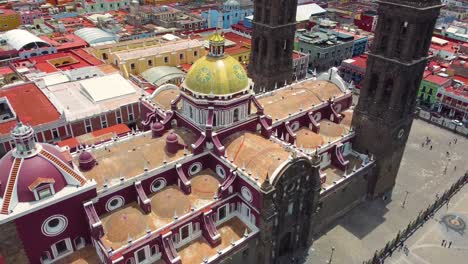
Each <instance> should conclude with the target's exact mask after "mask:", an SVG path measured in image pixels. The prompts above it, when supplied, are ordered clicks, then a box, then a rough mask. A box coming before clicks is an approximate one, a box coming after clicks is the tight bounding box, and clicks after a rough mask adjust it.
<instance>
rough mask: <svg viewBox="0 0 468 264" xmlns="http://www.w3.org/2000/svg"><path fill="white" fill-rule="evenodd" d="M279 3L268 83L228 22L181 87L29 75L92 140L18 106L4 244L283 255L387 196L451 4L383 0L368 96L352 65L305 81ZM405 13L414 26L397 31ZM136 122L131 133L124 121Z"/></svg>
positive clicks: (52, 256) (8, 251)
mask: <svg viewBox="0 0 468 264" xmlns="http://www.w3.org/2000/svg"><path fill="white" fill-rule="evenodd" d="M293 2H294V4H295V3H296V2H297V1H293ZM279 3H280V2H279V1H260V0H258V1H255V6H254V7H255V12H256V14H257V15H256V16H255V20H254V22H253V23H254V31H253V41H252V46H253V49H254V50H253V52H252V57H251V58H252V59H251V61H252V62H255V63H258V64H260V65H263V66H272V67H274V68H271V69H270V68H269V69H266V70H262V69H261V68H260V67H257V68H253V69H252V68H249V70H252V71H253V73H254V74H253V75H254V76H255V77H256V78H257V79H258V80H259V83H258V84H257V83H254V82H253V81H252V80H251V79H249V78H248V76H247V73H246V71H245V69H244V67H243V65H242V64H241V63H240V62H239V61H238V59H236V58H233V57H231V56H229V55H227V54H225V48H226V47H225V39H224V37H223V36H221V35H220V34H218V33H215V34H213V35H212V36H211V37H210V38H209V40H208V41H209V47H208V50H209V51H208V54H207V55H206V56H201V58H199V59H198V60H197V61H195V62H194V63H193V65H192V66H191V67H190V70H189V71H188V73H187V75H186V78H185V79H184V81H183V83H182V84H181V85H180V86H177V85H174V84H165V85H161V86H159V87H157V88H156V89H155V90H154V91H153V92H152V93H151V94H149V93H146V92H145V91H143V90H142V89H140V88H138V87H136V86H135V85H134V84H133V83H132V82H130V81H128V80H126V79H124V78H123V77H122V76H121V75H120V74H118V73H112V74H104V73H99V72H98V71H97V69H98V66H92V67H91V68H80V69H70V70H68V71H73V74H71V73H70V72H68V73H67V72H62V71H59V72H55V73H53V75H50V74H47V76H43V77H42V80H38V81H37V82H36V83H37V86H38V87H37V86H35V85H34V84H33V86H31V87H28V88H27V89H26V90H25V94H27V93H30V94H31V91H30V89H32V88H34V87H36V88H37V89H36V90H37V91H38V92H39V93H38V94H35V95H34V96H32V97H31V98H34V100H33V101H32V103H31V104H27V105H26V107H27V108H29V110H28V111H34V112H35V113H34V115H35V116H34V117H36V115H44V114H43V112H44V111H49V110H50V109H44V110H42V109H40V111H39V109H38V108H39V106H40V102H37V100H40V99H39V98H43V99H44V102H45V103H50V102H52V103H53V105H54V106H55V107H54V108H55V110H54V111H50V114H54V116H53V117H55V118H60V119H64V120H68V122H70V121H71V120H72V121H71V124H67V125H66V126H65V129H70V130H69V131H72V132H73V133H72V135H70V136H71V137H72V138H75V137H76V135H77V134H82V135H83V134H88V136H89V137H90V138H91V139H92V140H91V143H90V144H88V142H90V141H86V140H85V141H78V143H80V142H82V145H79V146H76V144H75V145H72V146H73V148H72V147H70V145H64V147H57V146H53V145H50V144H47V143H38V142H40V141H41V140H40V139H39V138H37V139H35V135H37V132H36V131H35V124H30V125H28V121H29V120H33V119H34V118H32V117H31V118H32V119H31V118H29V119H28V118H26V120H23V119H22V118H25V117H27V116H28V115H27V114H24V115H23V114H17V113H16V114H14V113H12V112H11V111H9V110H7V111H4V114H5V115H6V116H5V118H7V120H8V126H6V128H9V129H10V130H9V133H10V134H9V135H8V137H9V138H10V139H11V140H10V142H11V145H12V146H14V147H13V148H12V149H11V150H10V151H8V152H7V153H6V154H5V156H4V157H3V158H2V159H0V197H1V198H0V233H1V234H2V239H4V240H5V241H8V242H9V243H0V257H1V258H2V259H4V261H5V262H7V263H51V262H52V263H74V262H81V261H83V259H84V258H86V259H88V260H90V261H92V263H98V262H103V263H115V264H133V263H145V262H150V263H153V262H156V263H158V262H159V263H161V262H164V263H172V264H187V263H189V264H192V263H195V264H198V263H204V264H206V263H213V264H214V263H229V262H233V263H245V264H254V263H255V264H279V263H282V262H283V261H282V260H285V259H287V260H286V261H290V256H291V255H290V253H291V252H293V251H294V250H297V249H301V248H306V247H309V246H311V245H312V243H313V241H314V240H315V239H316V238H317V237H318V236H320V235H321V234H323V233H324V232H325V231H326V230H328V227H329V225H331V224H332V223H335V222H336V219H338V218H339V217H341V216H342V215H343V214H345V213H347V212H348V211H349V210H351V209H352V208H354V207H356V206H357V205H359V204H360V203H361V202H362V201H364V200H365V199H372V198H375V197H379V196H383V198H384V199H385V198H387V197H388V196H389V195H390V191H391V189H392V188H393V186H394V185H395V177H396V175H397V171H398V169H399V165H400V162H401V158H402V155H403V151H404V149H405V145H406V141H407V138H408V134H409V130H410V127H411V124H412V121H413V116H414V110H415V103H416V98H417V90H418V86H419V83H420V82H421V79H422V76H423V73H424V71H425V68H426V65H427V58H428V57H427V54H428V50H429V46H430V44H431V37H432V31H433V28H434V25H435V23H436V20H437V17H438V14H439V10H440V8H441V7H442V5H441V4H440V2H439V1H438V0H428V1H424V2H414V1H412V0H398V1H392V2H379V9H378V13H379V14H380V16H381V18H380V19H379V21H378V23H377V26H376V40H375V42H374V45H373V46H372V51H371V52H370V53H369V55H368V67H367V68H366V71H367V73H366V78H365V80H364V83H363V85H362V90H361V96H360V98H359V102H358V105H357V106H356V108H355V109H354V110H353V109H351V106H352V101H353V98H352V92H351V91H350V90H349V87H348V85H347V84H346V82H345V81H344V80H343V79H342V78H341V77H340V76H339V74H338V70H337V69H336V68H331V69H329V70H327V71H325V72H324V73H322V74H318V76H314V77H313V78H310V79H307V80H302V81H297V82H296V81H293V80H292V73H291V72H292V67H291V63H292V60H291V58H292V54H293V51H292V46H293V41H294V31H295V24H294V17H295V10H296V9H295V7H294V5H287V8H286V9H285V8H282V7H281V6H280V5H279ZM268 10H269V11H271V13H269V12H268ZM258 14H261V15H258ZM278 22H280V23H278ZM393 25H399V26H400V27H401V28H400V29H399V30H388V29H389V28H390V27H392V26H393ZM259 30H260V31H259ZM414 32H420V33H421V32H422V33H423V34H413V33H414ZM390 39H392V40H394V41H391V42H390V41H389V40H390ZM172 43H177V42H172ZM148 50H149V49H148ZM176 54H177V53H176ZM200 55H201V54H200ZM139 56H140V57H143V56H144V54H142V52H140V53H139ZM179 59H181V58H180V57H179ZM258 59H262V60H267V62H264V61H261V62H257V60H258ZM143 63H147V61H146V59H144V60H143ZM250 65H254V64H253V63H251V64H250ZM283 65H285V66H283ZM273 70H275V71H276V74H277V75H280V77H276V76H273V75H272V72H273ZM90 73H96V74H97V76H89V74H90ZM251 74H252V73H251ZM86 75H87V76H86ZM64 76H65V77H68V78H72V79H68V80H65V79H64ZM52 81H55V83H50V82H52ZM279 81H285V82H286V83H285V84H284V86H283V85H281V86H283V87H279V86H278V85H277V84H278V82H279ZM288 81H289V83H288ZM265 84H271V85H272V87H271V86H268V87H267V86H265ZM8 89H11V87H9V88H8ZM8 89H0V92H4V91H6V90H8ZM273 90H274V91H273ZM41 94H42V95H43V96H42V97H41V96H40V95H41ZM25 96H28V95H25ZM0 98H2V97H1V96H0ZM7 98H8V100H10V98H12V99H11V101H13V100H15V98H16V100H17V98H19V97H16V96H10V97H8V96H7ZM21 99H22V98H21ZM49 99H50V101H49ZM44 102H41V103H44ZM5 104H6V105H5V106H4V107H3V108H2V109H11V108H7V106H9V103H5ZM456 104H457V105H459V103H458V101H457V102H456ZM22 105H23V107H25V105H24V104H22ZM59 113H62V114H59ZM113 114H115V115H113ZM15 115H16V116H15ZM112 115H113V116H112ZM41 118H42V117H41ZM119 118H120V119H119ZM125 118H127V120H124V119H125ZM119 120H120V122H119ZM74 121H75V123H73V122H74ZM114 121H115V123H111V122H114ZM125 121H127V122H129V124H128V127H132V129H131V130H130V131H129V130H128V129H127V128H128V127H127V128H126V127H125V126H119V128H117V127H116V126H115V125H116V124H117V123H126V122H125ZM62 122H63V120H62ZM2 124H3V123H0V128H1V125H2ZM36 127H37V125H36ZM40 128H41V127H40ZM102 129H106V130H102ZM96 130H99V132H98V131H96ZM78 131H79V132H78ZM91 132H96V134H93V133H91ZM125 132H126V133H125ZM75 133H76V134H75ZM106 133H107V135H106V136H104V138H105V139H104V140H99V139H98V138H99V137H100V136H103V135H104V134H106ZM10 243H12V244H14V245H16V246H15V247H11V246H10V245H11V244H10ZM332 252H333V250H332Z"/></svg>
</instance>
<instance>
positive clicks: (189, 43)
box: [114, 39, 203, 61]
mask: <svg viewBox="0 0 468 264" xmlns="http://www.w3.org/2000/svg"><path fill="white" fill-rule="evenodd" d="M200 47H203V43H202V42H200V41H199V40H196V39H189V40H186V39H182V40H178V41H170V42H165V43H161V44H158V45H155V46H146V47H141V48H136V49H133V50H124V51H117V52H115V53H114V54H115V55H116V56H117V57H118V58H119V59H121V60H125V61H127V60H132V59H139V58H141V57H146V56H148V55H158V54H164V53H170V52H176V51H180V50H186V49H191V48H200Z"/></svg>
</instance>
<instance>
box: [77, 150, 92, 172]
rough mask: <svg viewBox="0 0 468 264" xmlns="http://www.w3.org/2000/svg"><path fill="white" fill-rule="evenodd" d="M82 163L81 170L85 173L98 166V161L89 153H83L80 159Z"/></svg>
mask: <svg viewBox="0 0 468 264" xmlns="http://www.w3.org/2000/svg"><path fill="white" fill-rule="evenodd" d="M78 159H79V162H80V169H81V170H83V171H88V170H90V169H92V168H93V167H94V165H96V160H95V159H94V157H93V155H91V153H89V152H87V151H83V152H82V153H81V154H80V156H79V157H78Z"/></svg>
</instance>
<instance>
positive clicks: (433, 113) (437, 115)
mask: <svg viewBox="0 0 468 264" xmlns="http://www.w3.org/2000/svg"><path fill="white" fill-rule="evenodd" d="M431 115H432V116H433V117H437V118H441V117H442V116H441V115H440V114H439V113H437V112H431Z"/></svg>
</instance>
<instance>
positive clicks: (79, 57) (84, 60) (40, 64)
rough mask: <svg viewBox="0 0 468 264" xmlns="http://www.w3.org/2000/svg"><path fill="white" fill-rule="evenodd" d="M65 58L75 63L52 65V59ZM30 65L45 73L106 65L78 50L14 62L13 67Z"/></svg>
mask: <svg viewBox="0 0 468 264" xmlns="http://www.w3.org/2000/svg"><path fill="white" fill-rule="evenodd" d="M64 57H70V58H73V59H74V61H75V62H72V63H69V64H65V65H61V66H55V65H52V64H51V63H50V60H52V59H58V58H64ZM28 63H30V64H34V66H32V67H34V68H36V69H38V70H39V71H42V72H45V73H51V72H56V71H59V70H71V69H78V68H83V67H87V66H98V65H102V64H104V62H102V61H100V60H98V59H97V58H96V57H94V56H92V55H90V54H89V53H87V52H86V51H84V50H83V49H77V50H69V51H65V52H59V53H53V54H46V55H41V56H37V57H33V58H29V59H23V60H18V61H16V62H14V64H13V65H14V66H15V67H20V66H22V65H26V64H28Z"/></svg>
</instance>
